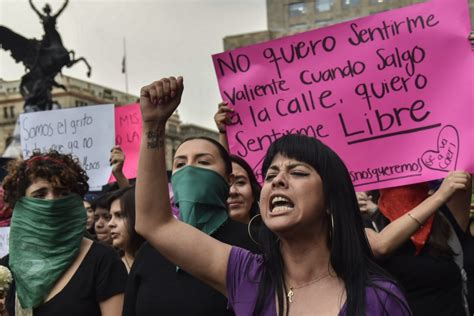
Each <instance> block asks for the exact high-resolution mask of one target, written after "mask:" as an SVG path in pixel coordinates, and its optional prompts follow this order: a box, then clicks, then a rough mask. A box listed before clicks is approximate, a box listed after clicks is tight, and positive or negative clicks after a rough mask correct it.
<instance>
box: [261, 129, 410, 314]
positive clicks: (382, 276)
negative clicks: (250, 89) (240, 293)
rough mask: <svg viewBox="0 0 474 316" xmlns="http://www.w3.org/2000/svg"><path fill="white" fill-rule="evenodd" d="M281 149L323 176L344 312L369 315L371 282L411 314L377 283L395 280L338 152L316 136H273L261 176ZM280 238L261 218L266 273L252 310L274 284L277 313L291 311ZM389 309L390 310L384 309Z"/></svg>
mask: <svg viewBox="0 0 474 316" xmlns="http://www.w3.org/2000/svg"><path fill="white" fill-rule="evenodd" d="M277 154H280V155H283V156H285V157H288V158H291V159H295V160H298V161H301V162H304V163H307V164H309V165H310V166H312V167H313V168H314V169H315V170H316V171H317V172H318V174H319V176H320V177H321V180H322V183H323V194H324V198H325V203H326V208H327V209H328V211H329V214H330V216H332V218H333V222H334V228H333V229H332V228H331V227H330V225H331V224H330V223H331V220H328V236H329V238H328V248H329V251H330V262H331V265H332V267H333V268H334V271H335V272H336V274H337V276H338V277H339V278H340V279H341V280H343V281H344V284H345V289H346V295H347V301H346V307H347V310H346V311H347V313H346V314H347V315H360V316H362V315H365V306H366V301H365V297H366V295H365V294H366V287H367V286H369V287H374V288H377V289H380V290H381V291H384V292H386V293H387V294H388V295H391V296H393V297H394V298H395V300H396V301H398V302H399V303H400V306H401V308H404V309H406V311H407V314H409V308H408V306H406V304H404V303H403V302H402V301H401V300H400V299H399V298H398V297H397V296H396V295H394V294H392V293H391V292H389V291H388V290H386V289H385V288H383V287H380V286H379V285H378V284H377V283H378V282H376V281H378V280H380V281H384V282H391V283H393V284H396V283H395V282H394V281H392V280H391V278H390V276H389V275H388V274H387V273H386V272H385V271H384V270H383V269H381V268H380V267H379V266H378V265H376V264H375V263H374V261H373V254H372V251H371V249H370V246H369V243H368V241H367V238H366V235H365V232H364V228H363V224H362V218H361V214H360V211H359V206H358V204H357V199H356V196H355V192H354V188H353V185H352V182H351V179H350V176H349V172H348V171H347V168H346V167H345V165H344V163H343V162H342V160H341V159H340V158H339V156H338V155H337V154H336V153H335V152H334V151H332V150H331V149H330V148H329V147H327V146H326V145H324V144H323V143H322V142H320V141H319V140H317V139H315V138H312V137H308V136H304V135H286V136H284V137H282V138H280V139H278V140H277V141H275V142H274V143H273V144H272V145H271V146H270V148H269V149H268V151H267V154H266V156H265V159H264V161H263V164H262V174H263V175H265V174H266V172H267V170H268V168H269V166H270V164H271V163H272V161H273V159H274V158H275V156H276V155H277ZM276 243H277V236H276V235H275V234H274V233H273V232H272V231H271V230H270V229H268V227H266V226H265V224H264V223H263V222H262V224H261V225H260V231H259V244H260V246H261V248H262V251H263V259H264V266H265V269H264V270H263V273H262V278H261V282H260V285H259V292H258V297H257V303H256V305H255V309H254V312H253V315H260V314H261V312H262V310H263V308H264V306H265V304H266V303H267V300H268V297H269V296H271V295H272V294H270V290H271V289H275V290H276V293H277V301H278V313H279V315H287V314H288V302H287V298H286V296H284V295H283V293H286V292H287V288H286V285H285V281H284V274H283V260H282V256H281V252H280V247H276V246H275V244H276ZM376 293H377V292H376ZM284 306H286V309H285V308H284ZM385 314H388V312H387V311H385Z"/></svg>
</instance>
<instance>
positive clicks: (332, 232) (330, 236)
mask: <svg viewBox="0 0 474 316" xmlns="http://www.w3.org/2000/svg"><path fill="white" fill-rule="evenodd" d="M328 215H329V217H330V219H331V227H329V239H330V240H332V237H333V236H334V216H333V215H332V213H329V212H328Z"/></svg>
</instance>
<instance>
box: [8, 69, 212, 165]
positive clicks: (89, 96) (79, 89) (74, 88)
mask: <svg viewBox="0 0 474 316" xmlns="http://www.w3.org/2000/svg"><path fill="white" fill-rule="evenodd" d="M56 81H57V82H58V83H59V84H62V85H64V86H65V87H66V88H67V91H64V90H62V89H58V88H54V89H53V91H52V94H53V101H55V102H56V103H58V104H59V106H60V107H61V108H72V107H83V106H88V105H98V104H115V105H116V106H121V105H125V104H130V103H135V102H137V101H138V99H139V97H138V96H136V95H132V94H128V93H125V92H121V91H118V90H114V89H110V88H107V87H104V86H101V85H98V84H95V83H91V82H87V81H84V80H80V79H76V78H73V77H69V76H58V77H57V78H56ZM19 87H20V80H15V81H4V80H2V79H0V153H3V152H4V151H5V148H6V147H7V143H8V142H9V140H10V139H11V137H12V136H13V131H14V128H15V124H16V121H17V119H18V117H19V115H20V114H21V113H22V112H23V104H24V100H23V98H22V96H21V94H20V89H19ZM166 130H167V137H166V153H167V156H166V167H167V168H168V169H171V166H172V161H173V155H174V153H175V151H176V148H177V147H178V145H179V144H180V142H181V141H182V140H183V139H185V138H187V137H189V136H191V135H192V136H197V135H205V136H208V137H212V138H214V139H218V137H219V134H218V133H217V131H212V130H209V129H207V128H203V127H200V126H198V125H193V124H188V125H183V124H182V123H181V120H180V118H179V115H178V113H177V112H176V113H174V114H173V116H172V117H171V118H170V119H169V120H168V122H167V125H166ZM0 156H1V154H0Z"/></svg>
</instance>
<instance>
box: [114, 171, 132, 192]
mask: <svg viewBox="0 0 474 316" xmlns="http://www.w3.org/2000/svg"><path fill="white" fill-rule="evenodd" d="M113 174H114V177H115V180H116V181H117V184H118V186H119V188H120V189H123V188H126V187H129V186H130V182H129V181H128V179H127V177H126V176H125V175H124V174H123V172H122V171H117V172H113Z"/></svg>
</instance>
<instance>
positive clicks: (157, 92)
mask: <svg viewBox="0 0 474 316" xmlns="http://www.w3.org/2000/svg"><path fill="white" fill-rule="evenodd" d="M183 89H184V85H183V78H182V77H178V78H177V79H176V78H175V77H170V78H163V79H161V80H159V81H155V82H153V83H152V84H150V85H148V86H145V87H143V88H142V90H141V92H140V107H141V111H142V120H143V128H142V141H141V145H140V158H139V162H138V176H137V184H136V224H135V229H136V230H137V232H138V233H139V234H141V235H142V236H143V237H145V239H147V240H148V241H149V242H150V244H151V245H153V247H155V248H156V249H158V250H159V251H160V253H161V254H162V255H164V256H165V257H166V258H168V260H170V261H171V262H173V263H174V264H176V265H177V266H179V267H180V268H182V269H183V270H185V271H187V272H188V273H190V274H192V275H193V276H195V277H196V278H198V279H200V280H202V281H204V282H206V283H207V284H209V285H210V286H212V287H214V288H215V289H217V290H218V291H220V292H221V293H223V294H224V295H226V292H227V291H226V272H227V261H228V259H229V254H230V249H231V246H229V245H227V244H224V243H221V242H219V241H217V240H215V239H214V238H212V237H210V236H208V235H206V234H205V233H203V232H201V231H200V230H198V229H196V228H194V227H192V226H190V225H187V224H185V223H183V222H180V221H178V220H176V219H175V218H174V217H173V216H172V214H171V206H170V200H169V195H168V181H167V176H166V163H165V125H166V121H167V120H168V118H169V117H170V116H171V115H172V114H173V112H174V111H175V110H176V108H177V107H178V105H179V103H180V102H181V96H182V93H183Z"/></svg>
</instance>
